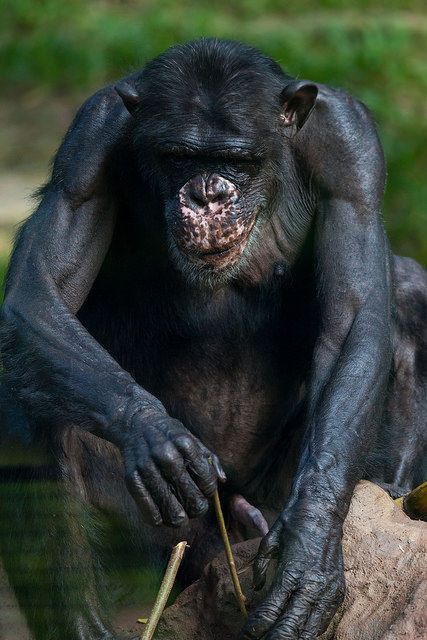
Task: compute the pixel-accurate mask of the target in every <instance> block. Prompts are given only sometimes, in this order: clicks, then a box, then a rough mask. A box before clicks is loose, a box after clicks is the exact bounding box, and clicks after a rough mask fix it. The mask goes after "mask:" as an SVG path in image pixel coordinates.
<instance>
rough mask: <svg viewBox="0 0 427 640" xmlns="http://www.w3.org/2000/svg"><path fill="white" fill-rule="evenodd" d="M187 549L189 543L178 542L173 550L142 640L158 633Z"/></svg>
mask: <svg viewBox="0 0 427 640" xmlns="http://www.w3.org/2000/svg"><path fill="white" fill-rule="evenodd" d="M186 548H187V542H186V541H185V540H184V541H183V542H178V544H177V545H176V547H174V548H173V549H172V554H171V557H170V559H169V562H168V566H167V569H166V572H165V575H164V576H163V580H162V584H161V585H160V589H159V593H158V594H157V598H156V601H155V603H154V606H153V610H152V611H151V615H150V617H149V619H148V624H147V626H146V627H145V629H144V633H143V634H142V636H141V640H151V639H152V637H153V636H154V632H155V631H156V629H157V625H158V624H159V620H160V617H161V615H162V613H163V609H164V608H165V606H166V603H167V601H168V598H169V595H170V592H171V591H172V587H173V585H174V582H175V578H176V574H177V573H178V569H179V566H180V564H181V562H182V559H183V557H184V553H185V549H186Z"/></svg>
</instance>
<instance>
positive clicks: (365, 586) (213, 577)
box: [155, 482, 427, 640]
mask: <svg viewBox="0 0 427 640" xmlns="http://www.w3.org/2000/svg"><path fill="white" fill-rule="evenodd" d="M258 544H259V539H258V540H249V541H246V542H242V543H239V544H236V545H234V547H233V548H234V554H235V560H236V564H237V568H238V571H239V572H240V579H241V583H242V588H243V591H244V593H245V594H246V595H247V597H248V606H249V608H252V607H253V606H255V605H256V604H257V602H259V600H260V599H262V597H263V594H264V593H265V590H264V591H263V592H261V593H260V594H255V593H253V592H251V588H250V584H251V577H252V570H251V560H252V559H253V557H254V556H255V554H256V551H257V548H258ZM343 549H344V564H345V577H346V584H347V593H346V597H345V601H344V603H343V606H342V607H341V608H340V610H339V611H338V612H337V614H336V615H335V617H334V619H333V621H332V623H331V625H330V627H329V629H328V630H327V631H326V632H325V633H324V634H323V635H322V640H425V638H427V612H426V607H425V603H426V602H427V560H426V551H427V524H426V523H423V522H420V521H414V520H410V519H409V518H408V517H407V516H406V515H405V514H404V513H403V511H401V509H399V508H398V507H397V506H396V505H395V504H394V502H393V501H392V500H391V499H390V498H389V496H388V495H387V494H386V493H385V492H384V491H383V490H382V489H380V488H379V487H377V486H376V485H374V484H371V483H369V482H361V483H359V485H358V486H357V488H356V491H355V493H354V496H353V500H352V502H351V507H350V511H349V514H348V517H347V519H346V522H345V526H344V538H343ZM273 571H274V567H271V570H270V574H269V577H268V581H267V586H266V588H268V584H269V582H271V579H272V574H273ZM241 626H242V617H241V614H240V612H239V609H238V606H237V603H236V600H235V596H234V591H233V588H232V584H231V580H230V577H229V572H228V566H227V563H226V559H225V555H224V554H220V555H219V556H218V557H217V558H215V559H214V560H213V562H211V563H210V564H209V565H208V566H207V567H206V568H205V571H204V573H203V576H202V578H201V579H200V580H199V581H198V582H196V583H195V584H193V585H191V586H190V587H189V588H188V589H186V590H185V591H184V592H183V593H181V594H180V596H179V597H178V598H177V600H176V601H175V603H174V604H173V605H172V606H171V607H169V608H168V609H166V610H165V612H164V615H163V617H162V620H161V622H160V624H159V628H158V631H157V633H156V636H155V637H156V639H158V640H236V639H237V637H238V633H239V629H240V627H241Z"/></svg>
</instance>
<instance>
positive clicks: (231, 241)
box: [136, 47, 283, 275]
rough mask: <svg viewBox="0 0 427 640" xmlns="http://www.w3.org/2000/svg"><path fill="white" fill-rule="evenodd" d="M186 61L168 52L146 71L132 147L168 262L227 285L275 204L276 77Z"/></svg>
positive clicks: (237, 63)
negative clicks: (152, 197)
mask: <svg viewBox="0 0 427 640" xmlns="http://www.w3.org/2000/svg"><path fill="white" fill-rule="evenodd" d="M208 49H209V47H208ZM191 55H192V54H191V51H190V53H189V52H188V51H186V52H185V55H182V56H181V55H180V50H179V48H178V50H176V49H174V53H173V56H172V54H170V55H169V54H168V53H167V52H166V54H165V55H164V56H162V57H160V58H159V59H158V60H157V61H154V62H153V63H152V64H151V65H150V66H149V67H148V68H147V71H146V73H145V75H144V78H143V88H144V95H143V97H142V100H141V105H140V106H139V107H138V110H137V112H136V118H137V130H136V142H137V144H138V149H139V150H140V153H141V158H142V159H143V161H144V163H145V167H144V169H145V171H146V172H147V170H148V171H149V173H150V175H151V177H152V178H153V180H154V182H155V184H156V188H157V190H158V191H159V192H160V196H161V199H162V203H163V211H164V215H165V220H166V224H167V230H168V236H169V240H170V250H171V254H172V257H173V259H174V260H175V261H177V262H178V264H179V266H180V267H184V268H185V267H186V266H192V267H195V268H196V270H197V269H198V271H199V272H200V271H203V272H205V273H206V272H208V273H211V274H223V275H224V274H226V273H227V271H230V270H231V269H230V268H231V267H235V266H236V265H237V264H238V263H239V261H240V260H241V258H242V256H243V255H244V254H245V253H248V250H249V245H250V243H251V236H253V234H254V230H255V228H256V227H257V225H258V221H259V220H260V219H261V218H262V216H263V212H265V210H266V207H268V206H269V205H270V204H271V201H272V192H274V188H272V183H273V182H274V180H275V172H276V173H277V164H278V161H277V159H278V148H279V147H280V140H279V136H278V130H279V122H280V109H281V104H280V100H279V95H280V91H281V90H282V88H283V77H281V76H280V74H279V73H278V72H275V73H273V72H272V71H271V69H270V63H269V62H265V61H264V62H262V64H261V63H260V62H259V63H258V64H259V65H261V68H257V66H256V63H255V62H254V63H252V62H251V60H248V59H247V57H246V56H243V57H242V58H239V57H238V58H236V59H234V58H232V57H227V56H225V57H224V56H223V57H222V58H218V55H217V51H216V49H215V47H213V49H212V50H211V51H208V54H207V56H206V59H205V60H204V61H202V62H201V61H200V60H198V61H197V63H195V62H194V61H192V60H191ZM257 60H258V58H257ZM279 154H280V152H279Z"/></svg>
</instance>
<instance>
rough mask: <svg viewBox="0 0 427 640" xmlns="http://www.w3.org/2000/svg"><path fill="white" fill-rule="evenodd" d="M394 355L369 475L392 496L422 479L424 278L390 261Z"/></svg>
mask: <svg viewBox="0 0 427 640" xmlns="http://www.w3.org/2000/svg"><path fill="white" fill-rule="evenodd" d="M394 302H395V313H394V333H393V339H394V357H393V363H392V369H391V377H390V385H389V392H388V398H387V402H386V406H385V413H384V418H383V424H384V426H383V429H382V432H381V435H380V440H379V443H378V445H377V448H376V451H375V453H374V455H373V456H372V459H371V461H370V474H371V475H370V477H372V479H374V480H375V481H377V482H378V483H379V484H381V485H382V486H383V487H384V488H385V489H387V490H388V491H389V493H390V494H391V495H392V497H397V496H398V495H402V494H404V493H406V492H408V491H410V490H411V489H412V488H413V487H414V486H416V485H417V484H420V483H421V482H423V481H424V480H426V479H427V467H426V459H427V456H426V454H427V274H426V272H425V271H424V270H423V269H422V268H421V267H420V266H419V265H418V264H417V263H416V262H415V261H414V260H411V259H409V258H399V257H395V258H394Z"/></svg>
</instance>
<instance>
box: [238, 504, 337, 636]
mask: <svg viewBox="0 0 427 640" xmlns="http://www.w3.org/2000/svg"><path fill="white" fill-rule="evenodd" d="M295 506H297V505H295ZM341 534H342V521H341V520H340V519H338V518H337V517H336V516H335V515H333V516H332V515H331V514H329V513H328V514H327V515H325V514H324V513H322V511H321V510H320V508H319V510H318V511H316V512H315V513H313V512H312V513H310V512H308V511H305V510H304V511H301V510H300V509H298V507H297V508H296V509H295V507H294V508H293V509H292V511H290V510H288V509H287V510H285V511H284V512H283V514H282V515H281V516H280V517H279V519H278V520H277V521H276V522H275V524H274V525H273V527H272V528H271V530H270V531H269V533H268V534H267V535H266V536H265V537H264V538H263V539H262V541H261V544H260V547H259V551H258V555H257V557H256V559H255V563H254V586H255V588H256V589H260V588H262V586H263V585H264V582H265V576H266V571H267V566H268V563H269V561H270V559H271V558H273V557H275V558H278V567H277V572H276V575H275V578H274V580H273V584H272V586H271V588H270V589H269V591H268V594H267V596H266V597H265V599H264V600H263V602H262V603H261V604H260V605H259V606H258V607H257V609H256V610H255V611H254V612H253V613H252V614H251V615H250V616H249V618H248V620H247V622H246V624H245V626H244V628H243V631H242V634H241V640H260V639H261V638H265V640H312V639H314V638H316V637H317V636H318V635H319V634H320V633H321V632H323V631H324V630H325V629H326V627H327V626H328V623H329V622H330V620H331V619H332V616H333V615H334V613H335V611H336V610H337V608H338V606H339V605H340V604H341V602H342V600H343V597H344V589H345V587H344V569H343V560H342V549H341Z"/></svg>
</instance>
